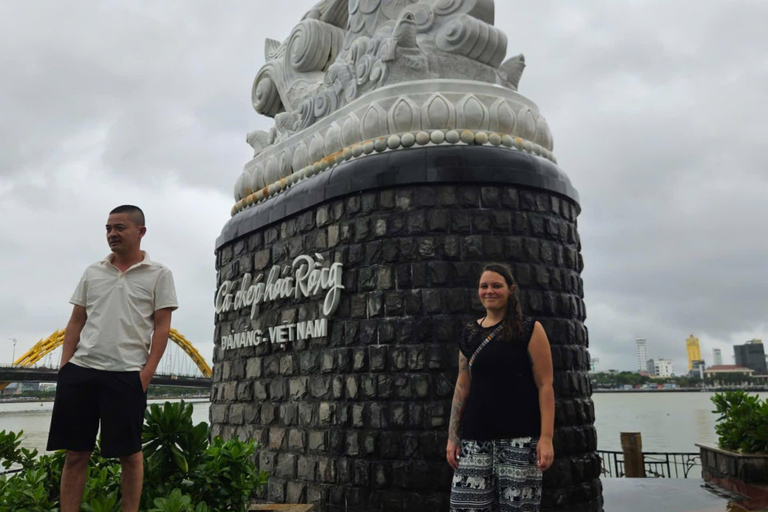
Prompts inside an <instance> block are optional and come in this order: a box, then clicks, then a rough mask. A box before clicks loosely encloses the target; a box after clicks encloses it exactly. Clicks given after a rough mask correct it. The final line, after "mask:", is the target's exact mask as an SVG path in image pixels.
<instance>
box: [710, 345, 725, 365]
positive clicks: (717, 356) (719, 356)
mask: <svg viewBox="0 0 768 512" xmlns="http://www.w3.org/2000/svg"><path fill="white" fill-rule="evenodd" d="M712 355H713V356H714V361H715V366H723V353H722V352H721V351H720V349H719V348H715V349H712Z"/></svg>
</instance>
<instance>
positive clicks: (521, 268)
mask: <svg viewBox="0 0 768 512" xmlns="http://www.w3.org/2000/svg"><path fill="white" fill-rule="evenodd" d="M577 212H578V208H577V206H576V205H575V204H574V203H572V202H571V201H570V200H569V199H565V198H563V197H560V196H556V195H554V194H549V193H544V192H537V191H531V190H523V189H516V188H512V187H505V186H498V187H496V186H460V187H457V186H440V187H423V186H414V187H400V188H396V189H384V190H380V191H378V192H375V193H365V194H362V195H359V196H354V197H347V198H345V199H340V200H334V201H331V202H328V203H326V204H323V205H321V206H320V207H317V208H314V209H313V210H312V211H308V212H304V213H300V214H298V215H295V216H293V217H290V218H287V219H284V220H283V221H281V222H280V223H279V224H278V225H273V226H270V227H267V228H265V229H263V230H260V231H258V232H256V233H252V234H250V235H249V237H248V239H247V240H249V242H248V244H247V245H246V246H244V247H241V248H239V249H238V250H239V251H240V252H241V254H239V255H237V256H235V255H234V252H235V247H234V246H235V244H236V242H233V243H231V244H229V245H225V246H223V247H222V248H221V249H219V254H218V258H217V262H218V265H219V268H218V270H219V271H220V272H219V276H220V279H239V278H240V277H241V276H242V274H243V273H244V272H245V271H246V270H245V268H247V267H243V266H241V265H240V264H239V263H238V264H237V265H235V263H236V262H238V261H239V259H240V258H242V257H244V256H246V255H249V257H250V258H251V259H252V260H253V265H254V268H255V269H257V270H255V271H256V272H261V271H263V270H259V269H258V267H259V266H262V267H263V269H266V270H268V269H269V268H270V266H271V265H272V264H273V263H274V258H275V251H274V248H275V247H277V246H282V247H285V248H289V247H292V246H293V247H302V248H307V247H317V246H318V244H320V245H323V244H322V243H321V242H323V240H320V239H318V237H317V232H318V231H319V230H322V231H323V232H324V233H326V236H327V237H326V238H325V240H326V242H330V239H331V238H333V244H330V243H329V244H328V245H326V246H325V247H324V248H322V247H320V248H318V249H317V251H318V252H319V253H320V254H322V255H323V257H324V258H326V259H327V260H331V261H341V262H343V263H344V273H345V277H344V283H345V286H346V288H345V290H344V292H343V294H342V298H341V303H340V305H339V309H338V311H337V312H336V314H335V315H334V316H333V317H332V318H331V319H330V321H329V333H328V337H327V338H325V339H314V340H307V341H306V342H302V343H296V344H289V345H288V347H287V348H286V350H285V351H283V350H281V349H278V348H276V347H271V346H269V345H268V344H264V345H262V346H259V347H251V348H241V349H235V350H230V351H226V352H222V351H221V349H220V347H219V345H218V343H220V339H216V340H215V341H216V343H217V346H216V349H215V351H214V363H215V368H214V381H215V384H214V388H213V400H212V402H213V403H212V405H211V409H210V420H211V424H212V429H213V431H214V432H217V433H220V434H222V435H225V436H236V435H240V436H242V435H248V433H249V432H250V433H252V435H253V437H254V438H255V439H257V440H258V441H259V442H260V446H259V453H258V456H257V460H258V463H259V466H260V468H261V469H264V470H265V471H268V472H269V473H270V474H271V477H270V481H269V485H268V487H267V489H266V490H265V493H266V497H267V498H268V499H270V500H273V501H276V502H308V503H313V504H315V506H316V510H318V511H320V512H327V511H331V510H345V511H351V512H370V511H377V512H378V511H384V510H386V511H387V512H389V511H405V510H446V509H447V506H448V505H447V496H448V489H449V488H450V479H451V475H452V473H451V471H450V468H449V467H448V465H447V464H446V463H445V462H444V447H445V440H446V434H447V425H448V419H449V414H450V400H451V397H452V394H453V384H454V382H455V378H456V365H457V348H456V343H455V340H456V337H457V336H458V335H459V333H460V329H461V327H462V324H463V323H464V322H465V321H468V320H470V319H471V318H473V317H476V315H477V308H478V307H479V304H478V303H477V300H476V290H475V286H476V279H477V275H478V273H479V270H480V268H482V265H483V264H485V263H486V262H488V261H493V260H499V261H504V262H507V263H509V264H510V265H511V266H512V267H513V270H514V271H515V274H516V277H517V279H518V281H519V285H520V288H521V300H522V303H523V307H524V310H525V312H526V313H527V314H532V315H533V316H535V317H536V318H537V319H538V320H539V321H540V322H541V323H542V324H543V325H544V327H545V329H546V330H547V333H548V336H549V339H550V342H551V344H552V356H553V363H554V367H555V392H556V396H557V401H556V417H557V424H556V435H555V450H556V453H557V455H558V458H557V460H556V463H555V466H554V467H553V469H552V470H550V471H548V472H547V473H546V474H545V480H544V485H545V493H544V497H545V499H544V503H543V510H545V511H553V510H558V511H559V510H565V511H568V510H573V511H582V510H583V511H585V512H587V511H589V512H591V511H597V510H600V508H598V507H599V503H600V492H601V491H600V484H599V479H598V478H599V460H597V459H596V458H595V455H594V450H595V449H596V444H597V437H596V433H595V429H594V426H593V423H594V406H593V405H592V401H591V399H590V395H591V385H590V382H589V379H588V376H587V371H588V368H589V357H588V352H587V347H588V335H587V331H586V328H585V327H584V324H583V322H584V318H585V316H586V311H585V307H584V301H583V283H582V281H581V278H580V272H581V269H582V266H583V263H582V261H581V256H580V245H579V239H578V233H577V229H576V214H577ZM334 226H335V230H334V231H335V234H334V235H333V237H331V236H330V233H331V228H334ZM382 233H383V235H382ZM286 250H289V249H286ZM313 250H314V249H313ZM287 258H288V257H287V256H285V257H284V261H282V262H281V263H285V262H288V261H289V260H288V259H287ZM313 308H316V305H315V304H314V303H312V302H308V303H301V304H299V305H296V306H294V305H293V304H291V303H290V302H287V301H286V302H281V301H276V302H274V303H269V304H265V305H262V306H261V307H260V313H259V318H260V319H263V321H264V322H266V324H265V325H277V324H279V323H280V322H282V321H283V320H284V319H287V318H291V319H292V320H295V319H299V320H300V319H306V318H311V317H312V315H314V314H316V309H313ZM286 315H288V316H286ZM248 322H249V319H248V318H247V312H246V311H242V312H237V313H227V314H223V315H217V323H218V325H219V326H225V325H226V326H233V329H234V330H238V329H239V330H246V329H247V328H248ZM223 329H224V328H223V327H222V329H219V330H218V331H217V332H221V331H222V330H223ZM568 507H574V508H572V509H569V508H568Z"/></svg>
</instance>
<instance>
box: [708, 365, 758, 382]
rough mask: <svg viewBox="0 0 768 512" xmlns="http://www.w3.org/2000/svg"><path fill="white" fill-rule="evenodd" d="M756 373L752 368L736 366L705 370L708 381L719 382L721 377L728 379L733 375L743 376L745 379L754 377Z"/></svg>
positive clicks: (713, 367) (711, 367)
mask: <svg viewBox="0 0 768 512" xmlns="http://www.w3.org/2000/svg"><path fill="white" fill-rule="evenodd" d="M754 372H755V371H754V370H752V369H751V368H744V367H743V366H738V365H735V364H724V365H720V366H710V367H709V368H707V369H706V370H704V377H706V378H707V379H714V380H718V378H721V377H728V376H733V375H742V376H743V377H744V378H745V379H748V378H749V377H751V376H752V374H753V373H754Z"/></svg>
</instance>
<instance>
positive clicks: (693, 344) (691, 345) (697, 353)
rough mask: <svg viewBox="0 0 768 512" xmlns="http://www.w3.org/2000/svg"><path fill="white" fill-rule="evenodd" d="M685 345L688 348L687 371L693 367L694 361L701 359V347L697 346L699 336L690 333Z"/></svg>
mask: <svg viewBox="0 0 768 512" xmlns="http://www.w3.org/2000/svg"><path fill="white" fill-rule="evenodd" d="M685 347H686V349H687V350H688V371H689V372H690V371H691V370H692V369H693V362H694V361H701V347H700V346H699V338H697V337H696V336H694V335H693V334H691V335H690V336H688V339H687V340H685Z"/></svg>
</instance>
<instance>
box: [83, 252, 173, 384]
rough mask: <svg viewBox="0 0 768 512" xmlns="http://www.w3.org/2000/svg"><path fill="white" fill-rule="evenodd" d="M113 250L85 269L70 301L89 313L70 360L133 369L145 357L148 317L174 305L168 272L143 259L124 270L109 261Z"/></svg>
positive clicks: (96, 366) (99, 367) (150, 323)
mask: <svg viewBox="0 0 768 512" xmlns="http://www.w3.org/2000/svg"><path fill="white" fill-rule="evenodd" d="M113 257H114V255H113V254H110V255H109V256H107V257H106V258H104V259H103V260H101V261H98V262H96V263H94V264H93V265H91V266H89V267H88V268H87V269H85V273H83V277H82V278H81V279H80V283H79V284H78V285H77V288H76V289H75V293H74V294H73V295H72V298H71V299H70V300H69V302H70V303H71V304H74V305H76V306H82V307H84V308H85V311H86V313H87V315H88V319H87V320H86V322H85V326H84V327H83V330H82V332H81V333H80V342H79V343H78V344H77V349H76V350H75V355H74V356H73V357H72V359H71V361H72V362H73V363H75V364H76V365H78V366H84V367H86V368H93V369H96V370H109V371H119V372H127V371H138V370H141V369H142V368H144V365H145V364H146V362H147V357H148V356H149V346H150V343H151V341H152V331H153V330H154V327H155V322H154V318H153V315H154V313H155V311H157V310H159V309H165V308H171V309H176V308H178V304H177V302H176V289H175V288H174V285H173V275H172V274H171V271H170V270H169V269H167V268H166V267H164V266H163V265H161V264H160V263H157V262H154V261H152V260H150V259H149V254H147V253H146V252H144V259H143V260H142V261H141V262H139V263H137V264H135V265H133V266H132V267H131V268H129V269H128V270H126V271H125V272H120V270H119V269H118V268H117V267H115V266H114V265H112V258H113Z"/></svg>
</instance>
